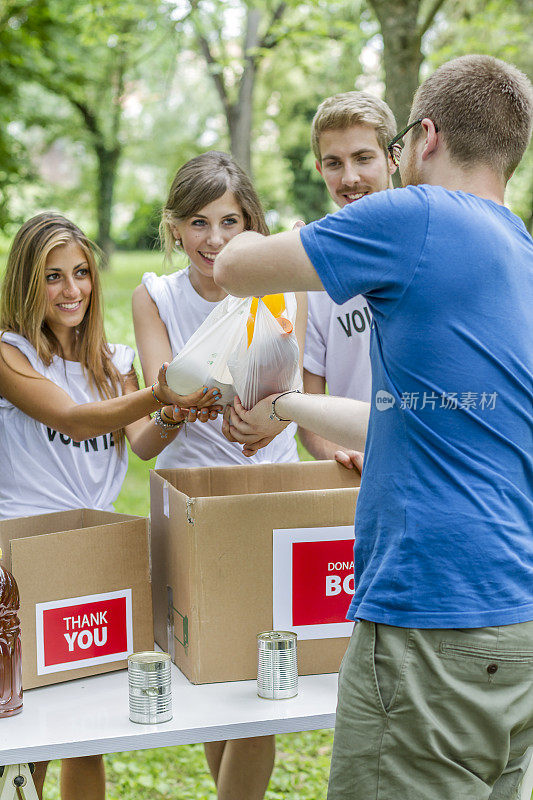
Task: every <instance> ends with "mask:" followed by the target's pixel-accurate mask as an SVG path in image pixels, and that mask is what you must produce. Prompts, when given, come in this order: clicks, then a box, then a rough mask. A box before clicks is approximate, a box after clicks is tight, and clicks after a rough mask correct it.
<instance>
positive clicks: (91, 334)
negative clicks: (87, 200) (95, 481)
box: [0, 212, 124, 452]
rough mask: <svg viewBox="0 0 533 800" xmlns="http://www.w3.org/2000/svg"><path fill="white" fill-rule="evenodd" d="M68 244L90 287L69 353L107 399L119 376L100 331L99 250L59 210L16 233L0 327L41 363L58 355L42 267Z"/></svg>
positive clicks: (118, 436)
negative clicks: (79, 256) (81, 261)
mask: <svg viewBox="0 0 533 800" xmlns="http://www.w3.org/2000/svg"><path fill="white" fill-rule="evenodd" d="M72 242H74V243H75V244H76V245H77V246H78V247H79V248H80V249H81V250H82V252H83V254H84V256H85V258H86V260H87V265H88V268H89V273H90V276H91V286H92V288H91V296H90V299H89V305H88V308H87V311H86V312H85V316H84V317H83V320H82V321H81V323H80V324H79V326H78V327H77V329H76V339H75V344H74V353H75V356H76V359H77V360H78V361H79V362H80V364H81V365H82V367H83V370H84V372H85V374H86V376H87V379H88V381H89V384H90V385H91V386H92V387H93V388H94V389H95V390H96V392H97V393H98V395H99V396H100V397H101V398H102V400H106V399H109V398H112V397H117V396H118V395H119V394H122V391H123V388H124V378H123V376H122V375H121V374H120V373H119V371H118V370H117V368H116V367H115V365H114V364H113V361H112V354H111V350H110V348H109V345H108V343H107V339H106V336H105V331H104V322H103V315H102V292H101V287H100V279H99V275H98V261H99V258H100V256H99V251H98V248H97V247H96V245H95V244H94V243H93V242H91V241H90V239H88V238H87V236H86V235H85V234H84V233H83V231H81V230H80V229H79V228H78V227H77V226H76V225H74V223H73V222H70V220H68V219H66V218H65V217H63V216H61V215H60V214H55V213H53V212H44V213H43V214H38V215H37V216H35V217H32V218H31V219H30V220H28V221H27V222H25V223H24V225H23V226H22V227H21V228H20V230H19V231H18V233H17V234H16V236H15V239H14V241H13V244H12V246H11V250H10V252H9V256H8V260H7V267H6V272H5V276H4V281H3V284H2V295H1V299H0V328H1V329H2V330H3V331H11V332H12V333H18V334H20V335H21V336H24V338H25V339H26V340H27V341H28V342H29V343H30V344H31V345H32V346H33V347H34V348H35V350H36V352H37V355H38V357H39V359H40V360H41V361H42V362H43V363H44V364H45V365H46V366H49V365H50V364H51V362H52V359H53V358H54V356H56V355H57V356H60V357H63V350H62V347H61V344H60V342H59V341H58V339H57V338H56V336H55V335H54V333H53V331H52V330H51V328H50V327H49V325H48V323H47V322H46V319H45V315H46V309H47V307H48V298H47V294H46V279H45V266H46V259H47V258H48V254H49V253H50V252H51V251H52V250H53V249H54V248H55V247H61V246H64V245H67V244H70V243H72ZM115 441H116V442H117V445H118V448H119V452H121V451H122V450H123V447H124V430H120V431H116V432H115Z"/></svg>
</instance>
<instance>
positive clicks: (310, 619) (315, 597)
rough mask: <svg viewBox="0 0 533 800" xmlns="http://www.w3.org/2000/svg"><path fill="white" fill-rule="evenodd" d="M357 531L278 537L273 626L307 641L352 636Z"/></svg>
mask: <svg viewBox="0 0 533 800" xmlns="http://www.w3.org/2000/svg"><path fill="white" fill-rule="evenodd" d="M353 546H354V530H353V526H352V525H337V526H333V527H325V528H285V529H281V530H274V531H273V599H274V603H273V624H274V629H275V630H290V631H294V632H295V633H297V634H298V638H299V639H300V640H302V639H333V638H338V637H342V636H350V634H351V632H352V628H353V622H347V621H346V612H347V611H348V606H349V605H350V601H351V599H352V597H353V594H354V565H353Z"/></svg>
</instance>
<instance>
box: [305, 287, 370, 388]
mask: <svg viewBox="0 0 533 800" xmlns="http://www.w3.org/2000/svg"><path fill="white" fill-rule="evenodd" d="M307 301H308V317H307V333H306V336H305V352H304V367H305V369H306V370H307V371H308V372H312V373H313V374H314V375H321V376H322V377H324V378H325V379H326V382H327V384H328V390H329V393H330V394H332V395H338V396H339V397H351V398H352V399H353V400H364V401H365V402H370V397H371V390H372V371H371V369H370V355H369V350H370V327H371V325H372V315H371V313H370V309H369V308H368V305H367V302H366V300H365V298H364V297H362V295H357V297H353V298H352V299H351V300H348V302H346V303H343V305H341V306H339V305H337V304H336V303H334V302H333V300H332V299H331V298H330V297H329V295H328V294H326V292H308V293H307Z"/></svg>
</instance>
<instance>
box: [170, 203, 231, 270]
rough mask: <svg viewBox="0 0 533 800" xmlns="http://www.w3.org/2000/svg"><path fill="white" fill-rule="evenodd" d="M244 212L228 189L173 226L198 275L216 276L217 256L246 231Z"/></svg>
mask: <svg viewBox="0 0 533 800" xmlns="http://www.w3.org/2000/svg"><path fill="white" fill-rule="evenodd" d="M244 225H245V222H244V215H243V212H242V209H241V207H240V206H239V203H238V202H237V200H236V199H235V196H234V194H233V192H231V191H229V190H228V191H226V192H225V193H224V194H223V195H222V196H221V197H219V198H218V200H213V202H212V203H208V204H207V205H206V206H204V207H203V208H201V209H199V211H198V212H197V213H196V214H193V216H192V217H189V218H188V219H186V220H183V221H182V222H177V223H175V224H174V225H173V226H172V232H173V233H174V235H175V236H176V238H177V239H178V240H181V245H182V247H183V249H184V250H185V252H186V254H187V256H188V257H189V259H190V262H191V268H192V270H193V271H194V272H195V273H196V277H197V278H201V277H203V278H210V279H211V280H212V279H213V264H214V261H215V256H217V255H218V253H220V251H221V250H222V248H223V247H224V245H225V244H227V243H228V242H229V240H230V239H233V237H234V236H236V235H237V234H238V233H242V232H243V231H244Z"/></svg>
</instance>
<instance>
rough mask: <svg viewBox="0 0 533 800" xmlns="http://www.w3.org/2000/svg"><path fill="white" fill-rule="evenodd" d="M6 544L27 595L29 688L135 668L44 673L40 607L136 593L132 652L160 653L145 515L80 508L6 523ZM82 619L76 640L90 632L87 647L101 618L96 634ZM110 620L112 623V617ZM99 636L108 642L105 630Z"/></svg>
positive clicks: (112, 664) (0, 539)
mask: <svg viewBox="0 0 533 800" xmlns="http://www.w3.org/2000/svg"><path fill="white" fill-rule="evenodd" d="M0 546H1V547H2V551H3V555H4V557H3V563H4V564H5V565H6V566H7V567H8V569H10V570H11V572H12V573H13V575H14V576H15V579H16V581H17V584H18V587H19V592H20V598H21V609H20V621H21V630H22V678H23V687H24V689H31V688H33V687H35V686H44V685H47V684H50V683H57V682H60V681H65V680H72V679H73V678H80V677H84V676H86V675H96V674H99V673H101V672H108V671H110V670H115V669H122V668H124V667H126V666H127V660H126V659H125V658H124V657H122V658H120V659H119V660H116V659H115V660H111V661H108V662H107V663H101V664H92V665H90V666H83V667H77V668H74V669H70V668H65V667H63V668H61V669H58V671H57V672H54V671H48V672H47V673H46V674H38V666H37V638H36V633H37V622H36V620H37V618H38V614H36V606H39V605H40V604H47V603H51V602H52V601H53V602H56V601H63V600H69V599H73V600H75V601H78V600H79V599H80V598H81V599H82V600H84V599H85V598H87V597H88V596H89V597H92V596H93V595H99V594H104V595H109V593H112V592H117V591H119V590H123V591H124V590H131V591H130V592H129V595H128V596H129V597H130V598H131V600H130V601H128V602H130V604H131V618H132V637H131V638H132V648H131V649H132V651H136V650H151V649H152V648H153V641H154V639H153V623H152V608H151V587H150V563H149V542H148V525H147V520H146V519H145V518H144V517H134V516H130V515H127V514H116V513H113V512H106V511H92V510H89V509H79V510H75V511H65V512H58V513H56V514H43V515H39V516H32V517H21V518H19V519H13V520H2V521H0ZM124 602H126V601H124ZM52 604H53V603H52ZM69 605H72V604H69ZM65 613H67V612H65ZM69 613H70V612H69ZM95 613H96V612H95ZM82 619H83V618H81V619H80V622H79V623H78V625H77V626H76V634H77V635H80V636H81V631H82V630H85V629H86V631H87V632H86V633H84V634H83V635H84V637H85V639H84V640H83V644H84V647H87V646H88V645H87V639H88V638H89V636H90V638H91V640H92V638H93V631H94V625H95V624H96V623H95V620H97V619H98V617H97V616H96V615H95V616H93V618H92V619H90V623H91V624H92V625H93V628H90V627H89V625H88V624H86V623H84V622H83V623H82ZM102 619H103V621H104V622H105V623H108V622H109V620H108V619H107V618H106V617H105V616H104V617H103V618H102ZM67 625H68V623H67ZM66 630H67V632H68V631H69V629H68V628H67V629H66ZM106 634H107V630H106ZM58 635H59V638H62V637H63V636H64V634H63V633H61V632H60V633H59V634H58ZM99 636H100V637H102V628H101V627H100V629H99ZM73 638H76V637H72V631H71V630H70V639H71V640H72V639H73ZM90 654H91V651H88V652H86V653H82V655H83V656H84V657H86V656H88V655H90ZM108 657H110V658H113V657H112V656H108Z"/></svg>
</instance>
